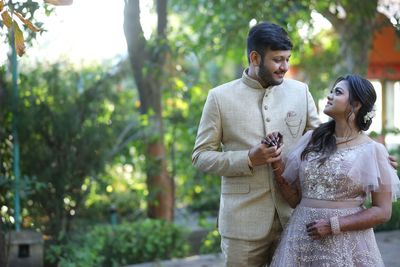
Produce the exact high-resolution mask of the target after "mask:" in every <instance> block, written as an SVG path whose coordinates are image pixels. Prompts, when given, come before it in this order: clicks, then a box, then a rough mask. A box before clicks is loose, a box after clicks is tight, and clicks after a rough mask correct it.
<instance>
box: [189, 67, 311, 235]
mask: <svg viewBox="0 0 400 267" xmlns="http://www.w3.org/2000/svg"><path fill="white" fill-rule="evenodd" d="M318 125H319V119H318V115H317V111H316V107H315V103H314V101H313V99H312V96H311V94H310V93H309V91H308V87H307V85H306V84H304V83H301V82H299V81H295V80H289V79H285V80H284V81H283V83H282V84H280V85H278V86H271V87H268V88H263V87H262V86H261V84H260V83H259V82H258V81H256V80H254V79H252V78H250V77H249V76H248V75H247V73H246V71H245V72H244V73H243V76H242V78H241V79H238V80H234V81H232V82H229V83H226V84H223V85H221V86H218V87H216V88H214V89H212V90H210V92H209V94H208V98H207V101H206V103H205V106H204V109H203V114H202V117H201V120H200V125H199V129H198V133H197V138H196V144H195V146H194V150H193V155H192V161H193V165H194V166H195V167H197V168H198V169H199V170H201V171H205V172H210V173H215V174H218V175H221V176H222V182H221V200H220V212H219V220H218V227H219V231H220V234H221V235H222V236H224V237H227V238H235V239H242V240H258V239H262V238H264V237H266V236H267V234H268V233H269V231H270V228H271V224H272V221H273V218H274V214H275V210H276V211H277V213H278V216H279V219H280V221H281V224H282V225H285V224H286V222H287V220H288V217H289V216H290V213H291V209H290V207H289V206H288V204H286V202H285V200H284V199H283V198H282V196H281V195H280V193H279V191H278V188H276V187H275V185H274V179H273V174H272V170H271V167H270V166H269V165H263V166H257V167H255V168H254V169H253V170H251V169H250V168H249V166H248V152H249V149H250V148H251V147H253V146H255V145H257V144H259V143H260V142H261V140H262V139H263V138H264V137H265V136H266V134H267V133H270V132H274V131H279V132H280V133H282V135H283V142H284V144H285V146H284V150H283V152H282V153H283V155H285V154H286V153H287V152H288V150H290V148H291V147H292V146H293V145H294V144H295V143H296V141H297V140H298V139H299V138H300V137H301V136H302V134H303V133H304V132H305V131H306V130H309V129H311V128H315V127H317V126H318Z"/></svg>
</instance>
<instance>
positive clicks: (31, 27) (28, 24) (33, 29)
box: [14, 11, 43, 32]
mask: <svg viewBox="0 0 400 267" xmlns="http://www.w3.org/2000/svg"><path fill="white" fill-rule="evenodd" d="M14 14H15V15H17V17H18V18H19V19H20V20H21V21H22V22H23V23H24V24H25V25H26V26H27V27H28V28H29V29H31V31H34V32H39V31H43V30H41V29H39V28H38V27H36V26H34V25H33V24H32V22H30V21H29V20H28V19H26V18H24V17H23V16H22V15H21V14H20V13H18V12H16V11H14Z"/></svg>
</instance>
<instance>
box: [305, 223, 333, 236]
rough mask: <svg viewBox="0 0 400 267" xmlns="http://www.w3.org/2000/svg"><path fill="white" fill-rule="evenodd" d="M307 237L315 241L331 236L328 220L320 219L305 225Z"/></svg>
mask: <svg viewBox="0 0 400 267" xmlns="http://www.w3.org/2000/svg"><path fill="white" fill-rule="evenodd" d="M306 227H307V233H308V236H310V237H311V238H312V239H314V240H317V239H321V238H323V237H325V236H328V235H331V234H332V229H331V223H330V221H329V219H320V220H316V221H313V222H311V223H309V224H307V225H306Z"/></svg>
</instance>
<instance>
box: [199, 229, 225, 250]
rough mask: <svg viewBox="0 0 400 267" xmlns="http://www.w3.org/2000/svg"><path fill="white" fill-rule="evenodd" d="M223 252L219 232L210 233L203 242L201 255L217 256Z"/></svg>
mask: <svg viewBox="0 0 400 267" xmlns="http://www.w3.org/2000/svg"><path fill="white" fill-rule="evenodd" d="M220 252H221V236H220V235H219V233H218V231H217V230H212V231H210V232H209V233H208V234H207V236H206V238H205V239H204V240H203V245H202V246H201V247H200V254H215V253H220Z"/></svg>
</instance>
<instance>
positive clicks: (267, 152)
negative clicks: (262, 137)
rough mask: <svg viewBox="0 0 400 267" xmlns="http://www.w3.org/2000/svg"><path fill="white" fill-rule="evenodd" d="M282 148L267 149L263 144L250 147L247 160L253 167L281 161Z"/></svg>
mask: <svg viewBox="0 0 400 267" xmlns="http://www.w3.org/2000/svg"><path fill="white" fill-rule="evenodd" d="M282 147H283V146H281V147H279V148H277V147H276V146H272V147H267V145H265V144H259V145H256V146H254V147H252V148H251V149H250V151H249V158H250V161H251V164H252V165H253V166H260V165H265V164H268V163H272V162H275V161H278V160H280V159H281V153H282Z"/></svg>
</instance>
